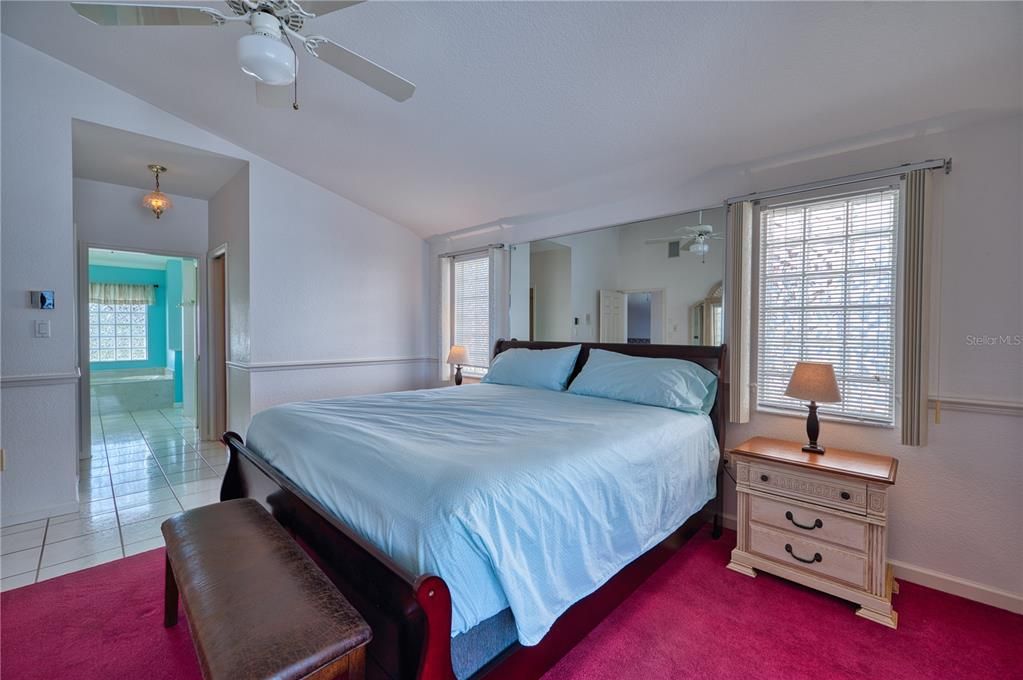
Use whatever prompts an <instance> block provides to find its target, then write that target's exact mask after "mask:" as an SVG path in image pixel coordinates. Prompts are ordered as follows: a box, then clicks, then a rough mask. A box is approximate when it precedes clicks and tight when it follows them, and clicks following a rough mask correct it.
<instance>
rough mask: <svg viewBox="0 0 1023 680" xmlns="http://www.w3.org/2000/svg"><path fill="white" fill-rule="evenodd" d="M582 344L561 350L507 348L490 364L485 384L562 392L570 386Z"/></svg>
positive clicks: (484, 379)
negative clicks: (566, 386)
mask: <svg viewBox="0 0 1023 680" xmlns="http://www.w3.org/2000/svg"><path fill="white" fill-rule="evenodd" d="M580 347H581V345H572V346H571V347H562V348H560V349H524V348H522V347H516V348H515V349H507V350H505V351H503V352H501V353H500V354H498V355H497V356H496V357H494V360H493V361H491V362H490V370H489V371H487V374H486V375H485V376H483V382H485V383H495V384H497V385H520V386H522V387H537V388H540V389H544V390H555V391H557V392H561V391H562V390H564V389H565V385H566V384H568V377H569V376H570V375H572V369H573V368H575V361H576V359H578V358H579V348H580Z"/></svg>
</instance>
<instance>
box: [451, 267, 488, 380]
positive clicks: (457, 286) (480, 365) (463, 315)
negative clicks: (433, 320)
mask: <svg viewBox="0 0 1023 680" xmlns="http://www.w3.org/2000/svg"><path fill="white" fill-rule="evenodd" d="M451 269H452V271H451V278H452V281H451V284H452V285H451V296H452V326H453V327H452V329H451V331H452V332H451V336H452V338H453V344H455V345H462V346H463V347H465V349H466V352H467V353H468V355H469V362H468V363H467V364H466V365H465V366H464V367H463V370H465V372H466V373H469V374H476V375H482V374H483V373H485V372H486V369H487V367H488V366H490V257H489V254H488V253H487V252H486V251H484V252H481V253H473V254H470V255H462V256H459V257H456V258H454V262H453V263H452V268H451Z"/></svg>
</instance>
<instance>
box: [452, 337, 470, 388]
mask: <svg viewBox="0 0 1023 680" xmlns="http://www.w3.org/2000/svg"><path fill="white" fill-rule="evenodd" d="M468 360H469V353H468V352H466V351H465V347H462V346H461V345H451V351H450V352H448V363H449V364H453V365H454V367H455V384H456V385H461V384H462V364H464V363H465V362H467V361H468Z"/></svg>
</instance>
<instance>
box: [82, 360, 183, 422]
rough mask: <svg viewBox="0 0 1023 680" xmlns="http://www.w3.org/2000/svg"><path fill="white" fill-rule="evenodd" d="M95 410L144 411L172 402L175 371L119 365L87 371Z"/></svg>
mask: <svg viewBox="0 0 1023 680" xmlns="http://www.w3.org/2000/svg"><path fill="white" fill-rule="evenodd" d="M89 392H90V396H91V398H92V407H93V412H94V413H97V412H98V413H113V412H115V411H147V410H150V409H157V408H170V407H171V406H173V405H174V371H171V370H170V369H166V368H119V369H114V370H110V371H104V370H99V371H97V370H95V369H93V370H92V371H90V372H89Z"/></svg>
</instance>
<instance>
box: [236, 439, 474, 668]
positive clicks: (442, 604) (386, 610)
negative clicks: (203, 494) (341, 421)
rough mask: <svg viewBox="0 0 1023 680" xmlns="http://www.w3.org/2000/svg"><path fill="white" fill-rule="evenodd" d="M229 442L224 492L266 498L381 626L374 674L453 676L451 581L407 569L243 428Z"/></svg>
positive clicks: (370, 664)
mask: <svg viewBox="0 0 1023 680" xmlns="http://www.w3.org/2000/svg"><path fill="white" fill-rule="evenodd" d="M223 442H224V443H225V444H227V446H228V447H229V448H230V450H231V455H230V460H229V462H228V466H227V472H226V473H225V475H224V484H223V486H222V487H221V491H220V499H221V500H230V499H233V498H255V499H256V500H258V501H259V502H260V503H262V504H263V505H264V506H265V507H266V508H267V510H269V511H270V513H271V514H272V515H273V516H274V518H276V519H277V521H278V522H280V523H281V525H282V526H284V528H285V529H287V530H288V531H289V532H290V533H291V534H292V535H293V536H294V537H295V539H296V540H297V541H298V542H299V543H300V544H301V545H302V546H303V547H305V548H306V550H307V551H308V552H309V553H310V554H311V555H312V557H313V559H315V560H316V562H317V564H319V565H320V568H321V569H323V571H324V573H325V574H327V576H328V577H330V580H331V581H333V582H334V584H335V585H337V587H338V589H339V590H340V591H341V592H342V594H344V596H345V597H346V598H348V601H349V602H351V603H352V605H353V606H354V607H355V608H356V609H358V610H359V613H361V614H362V616H363V618H365V619H366V621H367V622H368V623H369V625H370V627H371V628H372V629H373V640H372V642H370V645H369V648H368V657H369V658H368V659H367V675H368V676H369V677H385V678H395V679H398V678H436V679H438V680H450V678H453V677H454V675H453V673H452V671H451V596H450V594H449V593H448V587H447V585H446V584H445V583H444V581H443V580H442V579H440V578H438V577H436V576H431V575H419V576H416V575H413V574H409V573H407V572H406V571H405V570H404V569H402V568H401V567H400V566H399V565H398V564H396V563H395V562H394V561H393V560H391V558H390V557H389V556H387V555H386V554H384V553H382V552H380V551H379V550H377V549H376V548H375V547H374V546H372V545H370V544H368V543H366V542H365V541H363V540H362V539H360V538H359V537H358V536H356V535H355V534H354V533H353V532H352V531H351V530H350V529H349V528H348V527H347V526H346V525H344V524H342V523H341V522H340V521H338V520H336V519H334V518H333V516H332V515H331V514H330V512H329V511H328V510H327V509H326V508H324V507H323V506H322V505H320V504H319V503H318V502H317V501H316V500H314V499H313V498H312V497H310V496H308V495H307V494H306V493H304V492H303V491H302V490H301V489H299V488H298V487H296V486H295V485H294V484H292V483H291V482H290V481H289V480H287V479H286V478H284V477H283V476H282V475H281V474H280V473H278V472H277V471H276V470H274V469H273V468H272V467H271V466H270V465H268V464H267V463H266V462H265V461H264V460H263V459H262V458H261V457H259V456H257V455H255V454H254V453H252V452H251V451H250V450H249V449H248V448H246V447H245V444H244V443H243V442H242V439H241V437H240V436H239V435H237V434H236V433H234V432H227V433H225V434H224V436H223ZM270 587H272V586H270ZM440 641H442V642H443V644H441V642H440Z"/></svg>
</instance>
